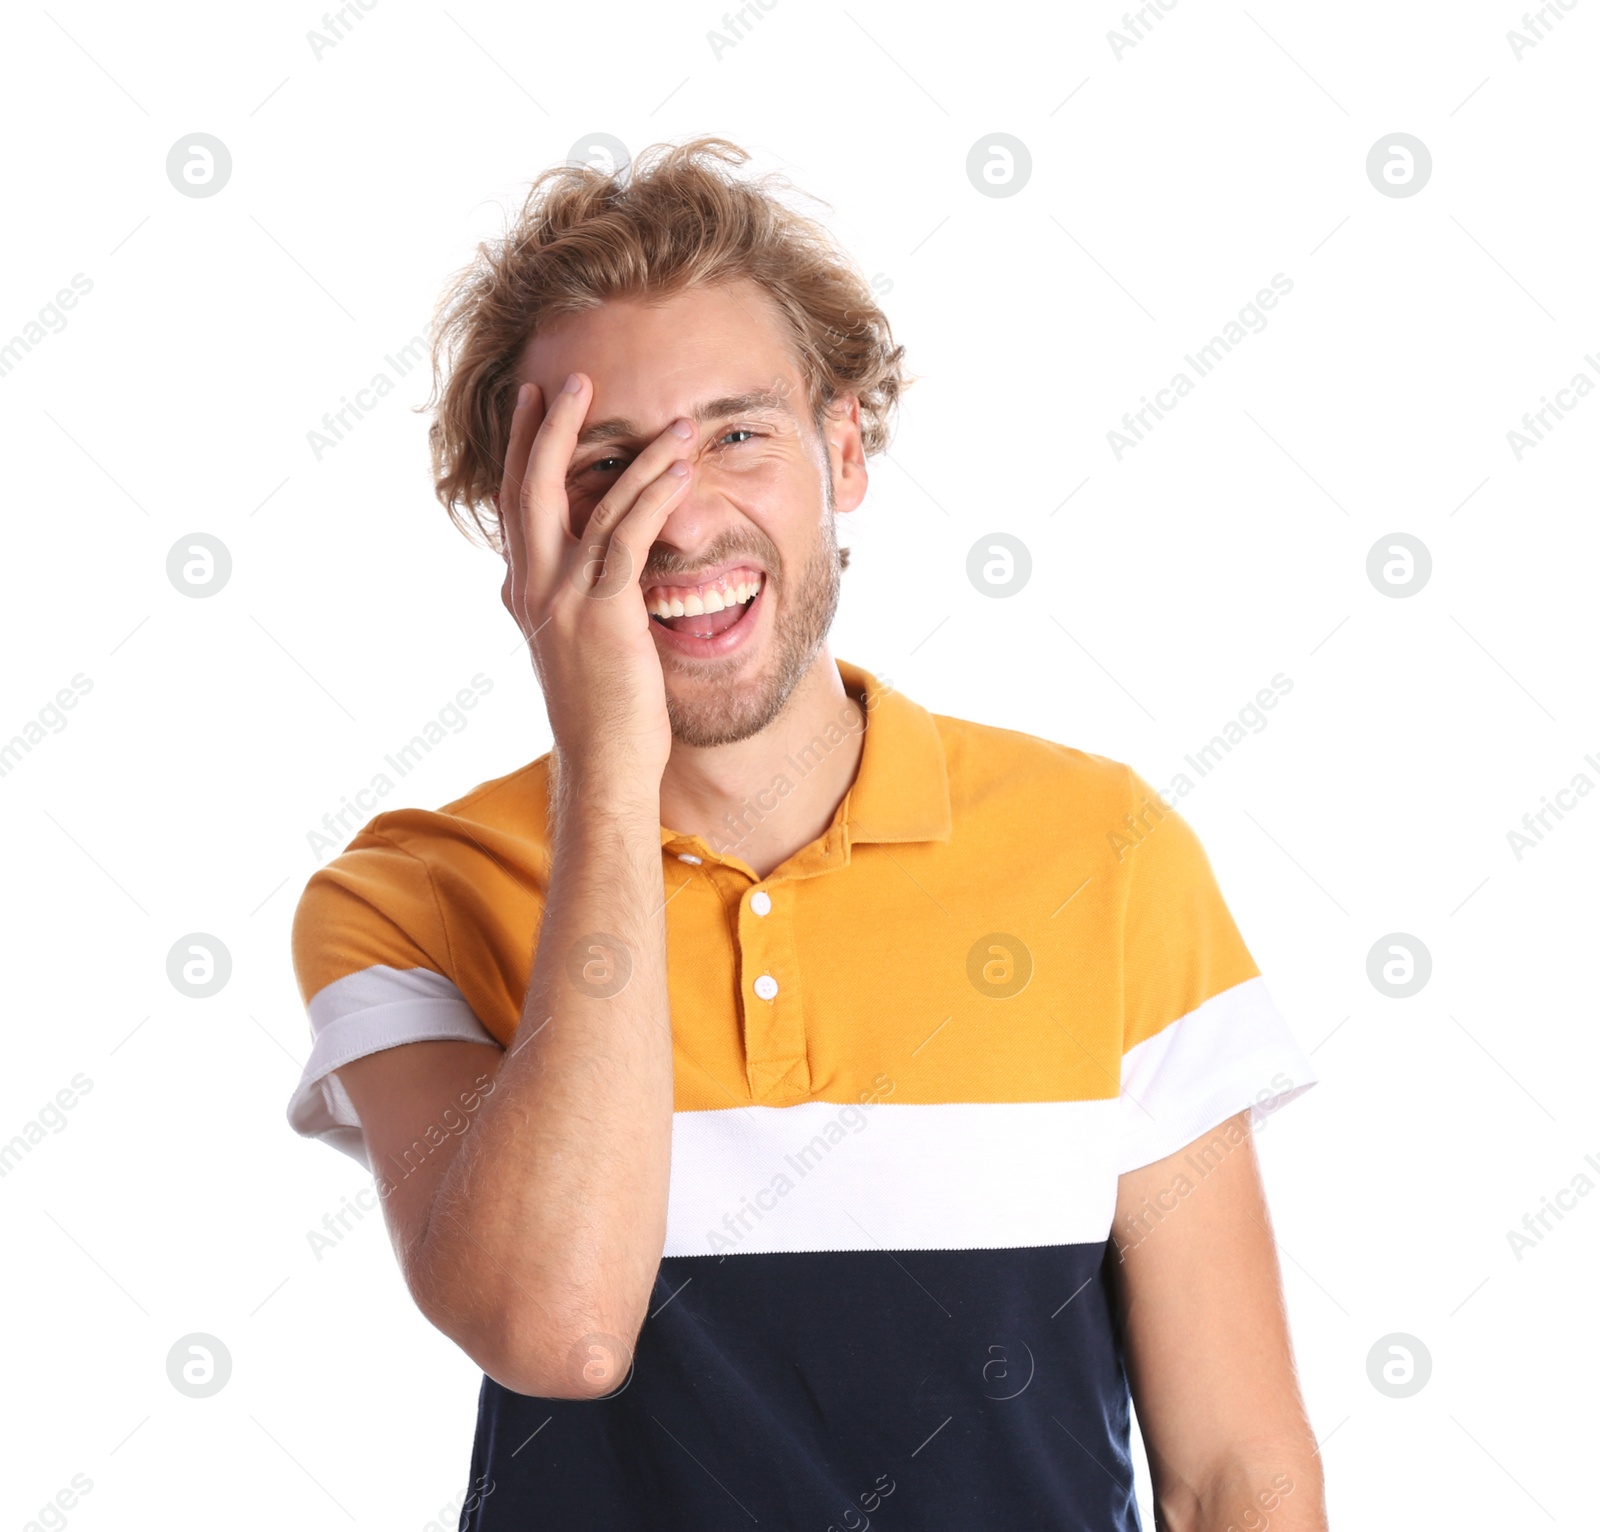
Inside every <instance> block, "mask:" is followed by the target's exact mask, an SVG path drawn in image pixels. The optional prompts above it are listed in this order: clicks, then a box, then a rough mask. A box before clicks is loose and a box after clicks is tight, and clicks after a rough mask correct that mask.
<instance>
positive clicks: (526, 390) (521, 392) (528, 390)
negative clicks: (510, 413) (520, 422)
mask: <svg viewBox="0 0 1600 1532" xmlns="http://www.w3.org/2000/svg"><path fill="white" fill-rule="evenodd" d="M532 393H533V385H532V384H531V383H524V384H523V385H522V387H521V388H519V389H518V390H517V408H518V409H519V410H520V409H521V408H522V407H523V406H524V405H526V404H527V402H528V399H529V396H530V395H531V394H532Z"/></svg>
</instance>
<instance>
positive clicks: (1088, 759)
mask: <svg viewBox="0 0 1600 1532" xmlns="http://www.w3.org/2000/svg"><path fill="white" fill-rule="evenodd" d="M930 716H931V717H932V719H933V722H934V725H935V727H936V728H937V729H938V730H939V736H940V739H941V740H942V741H943V743H944V751H945V762H946V767H947V770H948V773H949V779H950V796H951V806H952V808H953V809H955V810H957V811H958V812H959V811H960V809H961V808H962V807H969V808H970V807H974V806H976V805H979V804H986V803H991V802H994V801H995V800H997V799H998V800H1001V801H1009V802H1013V803H1015V804H1016V805H1017V806H1019V807H1020V808H1022V809H1025V810H1031V809H1038V810H1041V811H1048V812H1049V813H1050V814H1051V815H1052V816H1053V817H1055V818H1057V819H1059V817H1060V816H1061V815H1062V814H1063V813H1065V814H1069V815H1071V816H1073V817H1078V816H1082V817H1084V818H1088V819H1092V820H1096V821H1100V822H1104V823H1111V822H1115V821H1118V820H1120V819H1121V818H1122V816H1123V815H1124V814H1126V813H1128V812H1129V808H1130V805H1132V804H1133V803H1134V801H1135V799H1136V797H1137V793H1138V784H1139V778H1138V776H1137V774H1136V773H1135V772H1134V770H1133V769H1132V767H1130V766H1129V765H1127V764H1126V763H1125V762H1123V761H1120V760H1116V759H1114V758H1113V757H1111V756H1106V755H1099V754H1097V753H1095V752H1094V751H1090V750H1082V749H1079V748H1077V747H1076V746H1073V745H1064V744H1061V743H1059V742H1058V741H1056V740H1053V739H1046V738H1044V737H1043V736H1041V735H1038V734H1028V733H1025V732H1023V731H1022V730H1020V729H1007V728H1002V727H1000V726H999V725H997V724H988V723H978V722H976V721H975V720H973V719H970V718H955V717H952V716H950V715H948V714H944V713H933V714H931V715H930Z"/></svg>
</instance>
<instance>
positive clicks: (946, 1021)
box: [288, 660, 1315, 1532]
mask: <svg viewBox="0 0 1600 1532" xmlns="http://www.w3.org/2000/svg"><path fill="white" fill-rule="evenodd" d="M835 663H836V664H837V665H838V669H839V674H840V677H841V679H842V681H843V682H844V685H845V688H846V690H847V691H848V692H849V693H850V694H851V695H852V696H853V697H855V698H857V699H859V700H860V702H861V703H862V704H863V707H864V710H865V722H864V724H863V721H862V714H861V713H860V712H858V711H857V709H856V708H855V707H853V706H851V707H849V708H848V709H847V710H845V711H842V712H841V714H840V717H839V720H838V721H837V723H836V724H834V725H830V726H829V727H828V728H826V729H825V730H824V731H823V733H821V734H819V735H818V736H817V738H816V739H814V740H813V741H812V743H811V744H810V745H809V746H808V747H806V749H804V750H801V751H797V752H795V753H794V754H793V755H791V756H790V757H788V758H786V760H785V761H784V763H783V765H782V771H781V773H779V774H778V775H777V776H776V777H775V780H774V783H773V785H772V787H771V789H770V790H769V791H768V792H767V793H766V794H765V796H762V795H758V798H757V799H756V800H751V801H750V802H748V803H747V804H746V805H745V809H744V812H743V814H742V816H736V817H734V818H732V819H731V820H730V822H729V824H728V825H727V827H726V833H723V834H719V835H709V836H705V837H702V836H699V835H686V834H681V833H679V832H677V831H674V830H672V829H669V828H667V827H665V826H663V827H662V829H661V853H662V859H663V871H664V875H665V892H666V896H667V897H666V906H665V919H666V923H667V956H668V989H669V996H670V1002H671V1011H672V1035H673V1070H674V1084H673V1095H674V1113H673V1123H672V1160H671V1177H670V1190H669V1195H668V1204H667V1230H666V1244H665V1249H664V1253H663V1257H662V1260H661V1264H660V1269H659V1273H658V1276H657V1279H656V1284H655V1288H654V1291H653V1293H652V1295H651V1299H650V1304H649V1314H648V1318H647V1319H646V1320H645V1322H644V1326H643V1328H642V1330H641V1331H640V1334H639V1337H638V1342H637V1345H636V1347H635V1354H634V1359H633V1365H632V1368H631V1369H630V1371H629V1373H628V1375H627V1377H626V1378H625V1380H624V1381H623V1382H622V1384H621V1385H619V1387H618V1388H617V1389H616V1390H615V1391H614V1392H613V1393H611V1394H609V1395H607V1396H606V1397H605V1398H604V1399H600V1400H592V1401H591V1400H560V1399H546V1398H535V1397H530V1396H525V1395H521V1394H517V1393H514V1392H512V1391H511V1390H509V1389H506V1388H504V1387H502V1386H501V1385H500V1384H498V1383H496V1382H494V1381H493V1380H492V1379H490V1378H489V1377H487V1376H485V1377H484V1379H483V1382H482V1385H481V1389H480V1392H479V1399H478V1415H477V1430H476V1437H475V1441H474V1446H473V1450H472V1457H471V1464H470V1479H471V1484H472V1486H473V1489H472V1492H471V1494H469V1495H468V1497H467V1508H466V1510H465V1512H464V1518H463V1528H464V1529H467V1532H501V1529H505V1532H509V1529H512V1528H517V1529H523V1528H533V1527H544V1526H568V1527H570V1526H580V1527H585V1528H598V1529H610V1528H617V1529H633V1528H656V1527H670V1528H680V1527H681V1528H688V1527H694V1528H697V1529H702V1532H712V1529H718V1528H741V1527H747V1526H750V1525H753V1524H759V1525H761V1526H763V1527H768V1528H789V1527H795V1528H804V1529H807V1532H824V1529H832V1528H848V1529H850V1532H861V1529H863V1528H865V1527H866V1526H868V1525H870V1524H871V1523H872V1522H873V1521H874V1520H881V1522H882V1524H883V1525H884V1526H886V1527H904V1528H916V1529H918V1532H927V1529H942V1528H952V1529H954V1528H960V1529H963V1532H972V1529H975V1528H990V1527H993V1528H1015V1527H1051V1528H1064V1527H1072V1528H1093V1529H1095V1532H1112V1529H1118V1532H1120V1529H1125V1528H1136V1527H1138V1526H1139V1513H1138V1509H1137V1506H1136V1503H1135V1498H1134V1477H1133V1467H1132V1461H1131V1457H1130V1447H1129V1426H1130V1405H1129V1394H1128V1385H1127V1380H1126V1375H1125V1371H1124V1363H1123V1349H1122V1341H1121V1336H1120V1334H1119V1326H1118V1321H1117V1316H1116V1309H1115V1305H1114V1300H1113V1289H1112V1269H1113V1267H1114V1264H1115V1262H1116V1261H1117V1259H1118V1254H1117V1249H1116V1245H1115V1244H1114V1243H1112V1242H1111V1241H1110V1238H1109V1236H1110V1233H1111V1220H1112V1214H1113V1210H1114V1203H1115V1198H1116V1193H1117V1177H1118V1176H1119V1175H1120V1174H1122V1173H1123V1172H1126V1171H1130V1170H1133V1169H1135V1168H1137V1167H1139V1166H1143V1165H1148V1164H1150V1163H1152V1162H1154V1161H1156V1160H1160V1159H1163V1158H1165V1157H1167V1156H1169V1155H1173V1154H1175V1153H1176V1152H1177V1151H1178V1150H1180V1149H1183V1148H1184V1147H1185V1146H1186V1145H1188V1144H1190V1142H1191V1141H1192V1140H1195V1139H1197V1138H1198V1137H1199V1136H1200V1135H1202V1134H1205V1133H1207V1132H1208V1130H1211V1129H1214V1128H1217V1127H1218V1126H1219V1125H1220V1124H1222V1123H1223V1122H1224V1121H1225V1119H1227V1118H1229V1117H1231V1116H1233V1115H1234V1114H1236V1113H1238V1112H1240V1111H1242V1110H1245V1109H1246V1108H1248V1109H1250V1110H1251V1111H1252V1113H1254V1114H1255V1115H1256V1119H1257V1120H1259V1119H1260V1117H1261V1116H1262V1115H1264V1114H1265V1113H1267V1112H1270V1111H1273V1110H1276V1109H1277V1107H1279V1106H1281V1105H1282V1104H1283V1103H1285V1102H1286V1101H1287V1100H1289V1099H1292V1098H1293V1097H1294V1096H1296V1095H1298V1094H1299V1093H1300V1092H1302V1091H1303V1090H1305V1089H1306V1088H1307V1087H1308V1086H1309V1085H1310V1084H1312V1083H1313V1082H1314V1080H1315V1075H1314V1074H1313V1071H1312V1068H1311V1065H1310V1063H1309V1062H1308V1060H1307V1059H1306V1057H1305V1056H1304V1055H1303V1054H1302V1052H1301V1050H1300V1049H1299V1047H1298V1046H1297V1045H1296V1042H1295V1040H1294V1037H1293V1035H1292V1033H1291V1032H1290V1030H1289V1028H1288V1026H1287V1024H1286V1023H1285V1021H1284V1020H1283V1018H1282V1016H1281V1015H1280V1014H1279V1012H1278V1010H1277V1009H1276V1008H1275V1006H1274V1004H1273V1002H1272V1000H1271V998H1270V997H1269V995H1268V993H1267V989H1266V986H1265V983H1264V981H1263V980H1262V978H1261V975H1260V972H1259V970H1258V969H1257V967H1256V964H1255V963H1254V961H1253V960H1252V959H1251V956H1250V954H1249V952H1248V950H1247V949H1246V947H1245V944H1244V942H1243V940H1242V939H1241V937H1240V934H1239V931H1238V929H1237V927H1236V926H1235V924H1234V921H1233V919H1232V917H1231V916H1230V914H1229V912H1228V909H1227V906H1226V905H1225V904H1224V902H1223V899H1222V896H1221V893H1220V892H1219V890H1218V887H1217V883H1216V880H1215V877H1214V875H1213V873H1212V870H1211V867H1210V865H1209V863H1208V861H1207V858H1206V855H1205V852H1204V850H1203V849H1202V848H1201V845H1200V843H1199V841H1198V840H1197V838H1196V837H1195V834H1194V832H1193V831H1192V830H1191V828H1190V827H1189V826H1188V824H1187V823H1186V822H1185V821H1184V819H1183V818H1182V817H1181V816H1180V815H1179V814H1178V813H1177V812H1176V811H1175V810H1174V809H1173V808H1172V807H1170V806H1169V805H1168V804H1167V803H1166V802H1164V801H1163V799H1162V798H1161V796H1160V795H1159V794H1157V793H1156V792H1155V790H1154V789H1153V788H1151V787H1150V786H1149V785H1148V784H1147V783H1146V782H1145V781H1144V780H1143V778H1141V777H1140V776H1139V775H1138V774H1137V773H1136V772H1134V771H1133V770H1131V769H1130V768H1129V767H1128V766H1125V765H1123V764H1120V763H1118V762H1116V761H1113V760H1109V759H1106V758H1104V757H1102V756H1098V755H1092V754H1088V753H1086V752H1084V751H1081V750H1076V749H1071V748H1068V747H1066V746H1063V745H1059V744H1054V743H1051V742H1050V741H1048V740H1044V739H1039V738H1035V737H1033V736H1031V735H1028V734H1024V733H1019V732H1016V731H1013V730H1009V729H1002V728H995V727H990V726H987V725H982V724H977V723H972V722H967V721H963V720H960V719H956V718H949V717H944V716H941V715H936V714H932V713H929V712H928V711H926V710H925V709H923V708H922V707H920V706H918V705H917V704H916V703H915V702H913V701H911V700H910V699H909V698H907V697H905V696H903V695H902V694H901V693H900V692H899V691H897V690H896V689H894V688H893V687H892V686H890V685H888V684H886V683H884V682H882V681H880V680H879V679H878V678H877V677H876V676H874V675H872V674H871V673H869V672H868V671H866V670H864V669H861V668H859V667H857V666H854V665H851V664H848V663H846V662H844V661H837V660H836V661H835ZM851 728H854V729H857V730H860V729H863V728H864V730H865V733H864V738H863V739H862V750H861V758H860V764H859V767H858V770H857V774H856V778H855V780H854V782H853V784H852V785H851V787H850V789H849V791H848V793H847V794H846V795H845V797H844V799H843V801H842V802H841V803H840V805H839V807H838V810H837V812H836V813H835V814H834V816H833V820H832V823H831V824H829V826H828V828H827V829H826V830H825V831H824V832H823V834H822V835H821V836H820V837H818V838H817V839H816V840H814V841H813V842H812V843H811V844H809V845H807V846H804V847H802V848H801V849H800V850H798V851H796V852H795V853H794V855H792V856H791V857H790V858H789V859H788V860H787V861H785V862H784V863H783V864H782V865H781V866H779V867H777V868H775V869H774V870H773V871H772V872H770V873H769V874H768V875H767V876H766V877H757V876H756V874H755V872H754V870H753V869H752V868H751V867H750V866H749V865H748V864H747V863H746V862H744V861H743V860H742V859H741V858H740V856H739V854H738V850H739V843H740V839H741V837H742V835H744V834H746V833H748V827H749V826H750V825H753V824H754V823H755V822H756V821H757V819H758V818H759V817H760V816H761V815H764V814H765V813H769V812H776V813H781V812H782V808H781V799H782V798H783V796H785V795H786V793H787V792H789V791H792V790H793V788H794V786H795V784H796V783H797V782H798V781H799V780H801V778H803V777H804V776H805V775H806V773H807V772H809V771H811V770H814V769H816V767H817V765H818V763H819V762H820V761H821V760H822V759H823V758H825V756H826V755H827V753H828V752H829V751H831V750H833V749H837V748H840V747H841V745H842V744H843V743H844V742H845V735H846V732H847V731H848V730H850V729H851ZM549 766H550V761H549V757H548V756H543V757H540V758H539V759H538V760H536V761H533V762H532V763H531V764H529V765H527V766H524V767H522V768H521V769H520V770H517V771H514V772H512V773H510V774H509V775H506V776H502V777H498V778H496V779H494V780H492V781H489V782H485V783H483V784H482V785H480V786H478V787H477V788H475V789H473V790H472V791H471V792H469V793H468V794H466V796H464V797H462V798H459V799H457V800H456V801H455V802H453V803H450V804H447V805H446V806H445V807H443V808H441V809H439V810H438V811H436V812H430V811H427V810H422V809H398V810H392V811H389V812H386V813H381V814H379V815H378V816H377V817H376V818H375V819H373V820H372V821H371V822H370V823H369V824H368V825H366V826H365V827H364V828H363V829H362V830H361V831H360V832H359V833H358V834H357V835H356V837H355V838H354V839H353V840H352V841H351V842H350V844H349V846H348V847H347V848H346V849H345V850H344V852H343V853H342V854H341V855H339V856H338V857H336V858H334V859H333V860H332V861H331V862H329V863H328V864H327V865H325V866H323V867H322V868H320V869H319V870H318V871H317V872H316V873H315V874H314V875H313V876H312V877H311V879H310V881H309V883H308V884H307V886H306V889H305V891H304V893H303V895H302V897H301V899H300V902H299V905H298V907H297V910H296V913H295V919H294V927H293V955H294V962H295V968H296V973H297V977H298V980H299V983H300V986H301V991H302V994H303V997H304V999H305V1001H306V1005H307V1009H308V1013H309V1016H310V1022H311V1030H312V1038H313V1043H312V1050H311V1056H310V1060H309V1062H308V1063H307V1065H306V1067H305V1072H304V1075H303V1078H302V1080H301V1082H300V1084H299V1086H298V1087H297V1089H296V1090H295V1092H294V1095H293V1098H292V1100H291V1102H290V1104H289V1111H288V1115H289V1120H290V1122H291V1124H292V1125H293V1127H294V1128H295V1129H296V1130H297V1131H298V1132H299V1133H301V1134H304V1135H306V1136H309V1137H316V1138H321V1139H324V1140H326V1141H327V1142H328V1143H330V1144H332V1145H333V1146H334V1147H336V1148H339V1149H341V1150H343V1151H344V1152H346V1153H348V1154H350V1155H352V1156H354V1157H355V1158H356V1159H358V1160H360V1161H361V1162H362V1163H363V1164H366V1156H365V1150H364V1147H363V1144H362V1139H361V1133H360V1128H359V1124H358V1122H357V1118H356V1115H355V1112H354V1110H353V1109H352V1106H351V1103H350V1100H349V1097H348V1096H347V1095H346V1093H345V1092H344V1091H343V1089H342V1088H341V1086H340V1084H339V1081H338V1079H337V1076H336V1075H335V1074H334V1073H333V1071H334V1070H336V1069H338V1068H339V1067H340V1066H341V1065H343V1064H346V1063H348V1062H350V1061H351V1060H352V1059H355V1058H359V1057H361V1056H362V1055H364V1054H368V1053H372V1052H374V1051H376V1050H378V1049H382V1048H389V1047H394V1046H396V1045H399V1044H403V1043H407V1042H413V1041H421V1040H425V1039H433V1038H463V1039H475V1040H477V1041H479V1042H483V1043H486V1044H497V1045H499V1046H500V1047H502V1048H504V1047H506V1046H507V1045H509V1044H510V1043H511V1041H512V1039H513V1036H514V1034H515V1032H516V1029H517V1024H518V1019H519V1015H520V1012H521V1006H522V1001H523V996H524V993H525V991H526V988H527V983H528V977H529V971H530V968H531V964H532V955H533V951H534V941H533V940H532V938H533V937H534V935H535V934H536V933H537V931H538V928H539V921H540V915H541V912H542V909H543V899H544V894H545V891H546V888H547V887H548V883H549V876H550V842H549V835H548V829H547V810H548V804H549V780H550V779H549ZM602 945H603V944H602ZM595 957H596V960H597V961H599V962H601V963H602V965H603V963H604V958H605V954H604V952H603V951H601V950H599V949H598V948H597V949H596V953H595ZM473 1104H474V1105H475V1104H477V1101H476V1098H475V1099H474V1103H473ZM457 1115H458V1116H461V1117H462V1125H461V1126H460V1127H459V1128H456V1127H454V1125H453V1124H452V1125H451V1126H450V1127H449V1128H448V1131H459V1132H465V1131H470V1118H469V1117H468V1116H465V1115H463V1114H457ZM443 1131H445V1130H441V1131H440V1138H439V1141H440V1142H442V1141H443V1138H442V1132H443ZM1230 1147H1231V1146H1230V1145H1229V1144H1228V1143H1226V1142H1225V1141H1224V1138H1223V1136H1222V1135H1221V1134H1218V1135H1216V1136H1215V1137H1213V1139H1212V1140H1211V1142H1210V1144H1209V1146H1208V1149H1207V1150H1202V1151H1201V1153H1200V1154H1199V1156H1198V1158H1194V1157H1191V1158H1190V1159H1189V1160H1186V1161H1185V1162H1183V1167H1182V1168H1183V1170H1184V1171H1185V1172H1186V1173H1187V1178H1188V1184H1193V1183H1195V1182H1197V1181H1198V1180H1199V1179H1200V1178H1201V1177H1202V1176H1204V1175H1205V1174H1209V1173H1210V1170H1211V1169H1212V1168H1214V1165H1215V1163H1217V1162H1218V1160H1219V1158H1220V1157H1221V1156H1222V1155H1225V1154H1226V1153H1228V1152H1229V1149H1230ZM368 1168H369V1169H370V1168H372V1167H370V1166H369V1167H368ZM384 1173H385V1172H384V1171H383V1170H382V1169H380V1183H381V1178H382V1175H383V1174H384ZM387 1173H388V1174H391V1175H393V1174H398V1173H400V1172H399V1171H397V1170H396V1168H395V1167H388V1168H387ZM1181 1179H1182V1177H1181V1176H1175V1178H1174V1185H1175V1186H1178V1184H1179V1181H1180V1180H1181ZM1176 1197H1177V1194H1176V1193H1174V1198H1173V1200H1172V1204H1171V1205H1172V1206H1176ZM1165 1205H1166V1203H1165V1201H1163V1206H1165ZM1146 1213H1147V1215H1148V1216H1147V1217H1146V1219H1145V1222H1146V1224H1148V1225H1150V1226H1153V1224H1154V1222H1157V1221H1159V1219H1160V1218H1161V1217H1163V1216H1165V1214H1164V1212H1163V1211H1162V1209H1161V1208H1158V1207H1155V1206H1154V1205H1151V1206H1149V1207H1148V1208H1147V1210H1146Z"/></svg>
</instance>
